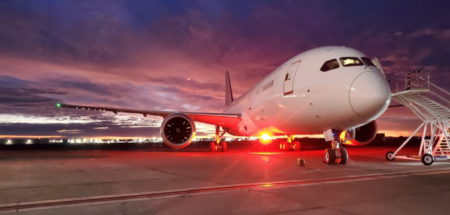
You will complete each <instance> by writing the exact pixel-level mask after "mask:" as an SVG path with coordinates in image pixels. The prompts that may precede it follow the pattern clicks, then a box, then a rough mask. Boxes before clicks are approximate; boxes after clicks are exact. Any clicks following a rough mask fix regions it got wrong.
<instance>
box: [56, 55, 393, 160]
mask: <svg viewBox="0 0 450 215" xmlns="http://www.w3.org/2000/svg"><path fill="white" fill-rule="evenodd" d="M374 62H375V63H376V64H377V65H378V66H376V65H375V64H374ZM374 62H372V61H371V60H370V59H369V58H367V57H366V56H365V55H364V54H363V53H361V52H359V51H357V50H355V49H352V48H347V47H338V46H327V47H321V48H316V49H312V50H309V51H306V52H303V53H301V54H298V55H297V56H295V57H293V58H291V59H289V60H288V61H286V62H285V63H283V64H282V65H281V66H280V67H278V68H277V69H275V71H273V72H272V73H270V74H269V75H268V76H267V77H265V78H264V79H263V80H262V81H260V82H259V83H258V84H256V85H255V86H253V87H252V88H250V89H249V90H248V91H247V92H246V93H244V94H242V95H241V96H240V97H239V98H237V99H234V98H233V93H232V90H231V83H230V78H229V74H228V71H227V72H226V91H225V109H224V111H223V113H198V112H176V111H154V110H133V109H123V108H108V107H93V106H82V105H68V104H57V106H58V107H66V108H77V109H88V110H99V111H112V112H114V113H116V114H117V113H118V112H124V113H138V114H143V115H144V116H147V115H156V116H162V117H163V118H164V120H163V122H162V125H161V136H162V138H163V141H164V143H165V144H167V145H168V146H170V147H172V148H183V147H186V146H188V145H189V144H190V143H191V142H192V140H193V139H194V137H195V131H196V129H195V123H194V121H197V122H203V123H208V124H213V125H215V126H216V136H215V140H216V141H215V142H212V143H211V151H226V150H227V144H226V143H225V142H222V141H221V138H222V136H223V135H224V134H225V133H229V134H231V135H236V136H262V135H265V136H267V135H286V136H287V140H286V141H281V142H280V149H281V150H286V151H288V150H300V143H299V142H298V141H294V138H293V136H294V135H305V134H322V133H323V134H324V137H325V140H326V141H330V142H331V146H332V147H331V148H328V149H326V150H325V159H326V162H327V163H329V164H333V163H341V164H345V163H347V161H348V153H347V151H346V149H345V148H343V147H342V144H350V145H364V144H367V143H369V142H371V141H372V140H373V139H374V138H375V135H376V133H377V125H376V123H375V119H377V118H378V117H379V116H380V115H381V114H382V113H384V111H386V109H387V108H388V106H389V103H390V100H391V92H390V88H389V85H388V83H387V81H386V78H385V76H384V72H383V70H382V68H381V66H380V65H379V62H378V61H374ZM220 127H222V129H223V133H222V134H220Z"/></svg>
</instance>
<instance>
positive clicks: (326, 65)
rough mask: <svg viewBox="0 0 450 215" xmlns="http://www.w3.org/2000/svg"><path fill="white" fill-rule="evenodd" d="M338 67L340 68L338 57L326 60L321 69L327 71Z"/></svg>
mask: <svg viewBox="0 0 450 215" xmlns="http://www.w3.org/2000/svg"><path fill="white" fill-rule="evenodd" d="M337 68H339V62H338V61H337V60H336V59H333V60H329V61H327V62H325V63H324V64H323V65H322V67H320V71H322V72H326V71H329V70H332V69H337Z"/></svg>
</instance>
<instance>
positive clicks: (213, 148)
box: [209, 142, 216, 152]
mask: <svg viewBox="0 0 450 215" xmlns="http://www.w3.org/2000/svg"><path fill="white" fill-rule="evenodd" d="M209 150H210V152H215V151H216V143H215V142H211V147H210V148H209Z"/></svg>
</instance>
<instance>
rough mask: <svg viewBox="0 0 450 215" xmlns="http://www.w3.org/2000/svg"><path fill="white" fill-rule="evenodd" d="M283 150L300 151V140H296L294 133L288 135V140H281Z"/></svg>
mask: <svg viewBox="0 0 450 215" xmlns="http://www.w3.org/2000/svg"><path fill="white" fill-rule="evenodd" d="M280 150H281V151H291V150H292V151H300V142H299V141H294V136H293V135H288V136H287V140H282V141H281V142H280Z"/></svg>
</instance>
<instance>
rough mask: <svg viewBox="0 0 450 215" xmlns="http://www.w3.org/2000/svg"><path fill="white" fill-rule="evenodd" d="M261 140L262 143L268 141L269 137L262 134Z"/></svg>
mask: <svg viewBox="0 0 450 215" xmlns="http://www.w3.org/2000/svg"><path fill="white" fill-rule="evenodd" d="M261 139H262V140H264V141H267V140H269V139H270V136H269V135H268V134H263V135H262V136H261Z"/></svg>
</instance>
